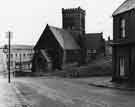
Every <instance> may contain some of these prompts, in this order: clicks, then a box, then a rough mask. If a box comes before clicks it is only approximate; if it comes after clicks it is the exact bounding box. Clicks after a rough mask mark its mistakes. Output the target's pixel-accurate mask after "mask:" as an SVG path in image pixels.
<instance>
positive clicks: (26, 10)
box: [0, 0, 124, 45]
mask: <svg viewBox="0 0 135 107" xmlns="http://www.w3.org/2000/svg"><path fill="white" fill-rule="evenodd" d="M123 1H124V0H0V45H3V44H5V43H7V38H6V33H5V32H7V31H8V30H10V31H12V32H13V38H12V44H32V45H35V44H36V42H37V40H38V39H39V37H40V35H41V33H42V31H43V29H44V28H45V26H46V24H47V23H48V24H50V25H53V26H57V27H61V26H62V13H61V8H76V7H78V6H80V7H81V8H83V9H85V10H86V32H89V33H93V32H103V33H104V38H107V37H108V36H109V35H110V36H111V37H112V13H113V11H114V10H116V8H117V7H118V6H119V5H120V4H121V3H122V2H123Z"/></svg>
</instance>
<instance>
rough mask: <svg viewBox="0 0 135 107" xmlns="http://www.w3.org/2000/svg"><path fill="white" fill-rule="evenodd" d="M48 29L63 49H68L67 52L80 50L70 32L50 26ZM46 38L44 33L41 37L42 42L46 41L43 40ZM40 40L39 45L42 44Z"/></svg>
mask: <svg viewBox="0 0 135 107" xmlns="http://www.w3.org/2000/svg"><path fill="white" fill-rule="evenodd" d="M47 27H48V28H49V29H50V31H51V32H52V34H53V35H54V37H55V38H56V40H57V41H58V43H59V44H60V46H61V47H62V48H63V49H66V50H71V49H80V47H79V45H78V44H77V43H76V41H75V40H74V38H73V37H72V35H71V34H70V32H68V31H67V30H64V29H61V28H57V27H53V26H50V25H47ZM44 36H45V35H44V32H43V34H42V35H41V37H40V38H42V39H40V40H44V39H43V38H44ZM40 40H39V41H38V44H39V43H40ZM36 47H37V45H36Z"/></svg>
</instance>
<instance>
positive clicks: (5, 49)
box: [3, 45, 10, 83]
mask: <svg viewBox="0 0 135 107" xmlns="http://www.w3.org/2000/svg"><path fill="white" fill-rule="evenodd" d="M8 50H9V49H8V45H5V46H4V48H3V52H4V53H5V54H7V53H8V63H7V66H8V82H9V83H10V66H9V65H10V64H9V63H10V62H9V57H10V54H9V51H8Z"/></svg>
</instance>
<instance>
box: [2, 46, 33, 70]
mask: <svg viewBox="0 0 135 107" xmlns="http://www.w3.org/2000/svg"><path fill="white" fill-rule="evenodd" d="M10 50H11V53H10V69H11V72H17V71H23V72H31V69H32V58H33V54H34V50H33V46H30V45H11V49H10ZM4 56H5V58H6V59H5V61H6V64H7V67H8V58H9V54H8V53H4Z"/></svg>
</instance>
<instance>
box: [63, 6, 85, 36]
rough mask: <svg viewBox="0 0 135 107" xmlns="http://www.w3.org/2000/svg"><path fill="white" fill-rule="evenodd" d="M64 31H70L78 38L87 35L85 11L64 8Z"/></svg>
mask: <svg viewBox="0 0 135 107" xmlns="http://www.w3.org/2000/svg"><path fill="white" fill-rule="evenodd" d="M62 24H63V29H66V30H68V31H70V32H71V33H72V34H73V36H74V37H75V39H76V38H78V37H82V36H83V35H85V10H83V9H81V8H80V7H78V8H70V9H64V8H62Z"/></svg>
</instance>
